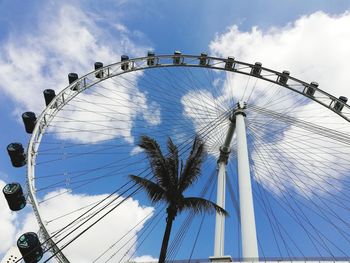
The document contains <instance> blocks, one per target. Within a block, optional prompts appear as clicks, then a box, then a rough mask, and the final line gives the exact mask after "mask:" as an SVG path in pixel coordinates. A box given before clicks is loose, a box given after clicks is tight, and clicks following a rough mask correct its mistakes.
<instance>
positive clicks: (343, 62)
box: [210, 12, 350, 96]
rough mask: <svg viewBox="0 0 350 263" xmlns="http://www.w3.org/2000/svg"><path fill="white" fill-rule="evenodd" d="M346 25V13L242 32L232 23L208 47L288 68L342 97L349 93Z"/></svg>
mask: <svg viewBox="0 0 350 263" xmlns="http://www.w3.org/2000/svg"><path fill="white" fill-rule="evenodd" d="M349 25H350V13H349V12H346V13H344V14H342V15H338V16H329V15H327V14H325V13H323V12H317V13H314V14H312V15H309V16H303V17H301V18H300V19H298V20H297V21H295V22H294V23H290V24H288V25H287V26H285V27H273V28H270V29H269V30H267V31H263V30H261V29H259V28H258V27H253V28H252V30H251V31H250V32H242V31H240V30H239V28H238V26H236V25H233V26H231V27H230V28H229V29H228V31H227V32H225V33H223V34H221V35H218V36H217V37H216V39H215V40H214V41H212V42H211V43H210V50H211V52H212V53H213V54H215V55H219V56H224V57H226V56H235V57H236V58H237V59H238V60H242V61H246V62H251V63H254V62H255V61H260V62H262V63H263V66H266V67H268V68H272V69H275V70H278V71H282V70H285V69H286V70H289V71H290V72H291V75H293V76H294V77H297V78H301V79H303V80H305V81H308V82H311V81H314V80H315V81H317V82H318V83H319V84H320V88H321V89H324V90H326V91H328V92H330V93H331V94H333V95H336V96H341V95H346V94H347V93H348V91H347V90H348V89H347V88H346V87H347V86H346V83H347V82H348V61H349V59H350V53H349V52H348V46H349V44H350V31H349V30H347V28H348V27H349Z"/></svg>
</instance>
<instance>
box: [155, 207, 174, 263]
mask: <svg viewBox="0 0 350 263" xmlns="http://www.w3.org/2000/svg"><path fill="white" fill-rule="evenodd" d="M167 212H168V216H167V219H166V228H165V232H164V236H163V242H162V248H161V249H160V255H159V261H158V263H164V262H165V258H166V253H167V249H168V243H169V238H170V232H171V227H172V225H173V221H174V218H175V213H174V211H173V210H172V209H170V208H169V207H168V209H167Z"/></svg>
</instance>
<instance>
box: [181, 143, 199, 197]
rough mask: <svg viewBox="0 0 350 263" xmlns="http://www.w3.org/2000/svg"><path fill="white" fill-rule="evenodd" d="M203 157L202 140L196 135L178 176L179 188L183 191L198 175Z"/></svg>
mask: <svg viewBox="0 0 350 263" xmlns="http://www.w3.org/2000/svg"><path fill="white" fill-rule="evenodd" d="M204 158H205V148H204V143H203V142H202V140H201V139H200V138H199V137H198V136H196V138H195V140H194V142H193V145H192V151H191V154H190V156H189V157H188V159H187V160H186V163H185V166H184V168H183V171H182V173H181V176H180V182H179V189H180V191H182V192H183V191H185V190H186V189H187V188H188V187H189V186H190V185H192V184H193V183H194V182H195V181H196V180H197V179H198V177H199V175H200V172H201V165H202V163H203V161H204Z"/></svg>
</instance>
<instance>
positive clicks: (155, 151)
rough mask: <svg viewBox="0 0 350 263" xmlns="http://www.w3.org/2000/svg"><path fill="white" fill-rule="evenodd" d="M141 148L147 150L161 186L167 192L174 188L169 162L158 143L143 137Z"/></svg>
mask: <svg viewBox="0 0 350 263" xmlns="http://www.w3.org/2000/svg"><path fill="white" fill-rule="evenodd" d="M139 146H140V147H141V148H142V149H144V150H145V152H146V155H147V157H148V159H149V162H150V165H151V168H152V171H153V173H154V175H155V176H156V178H157V181H158V182H159V185H160V186H161V187H163V188H164V189H165V190H168V189H170V188H172V185H171V181H170V179H169V174H168V173H169V167H168V165H167V160H166V158H165V157H164V156H163V153H162V151H161V149H160V146H159V144H158V143H157V141H156V140H154V139H153V138H151V137H148V136H141V140H140V143H139Z"/></svg>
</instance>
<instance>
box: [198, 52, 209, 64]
mask: <svg viewBox="0 0 350 263" xmlns="http://www.w3.org/2000/svg"><path fill="white" fill-rule="evenodd" d="M207 57H208V54H207V53H201V57H200V58H199V65H201V66H206V65H207V64H208V62H207V61H208V59H207Z"/></svg>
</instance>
